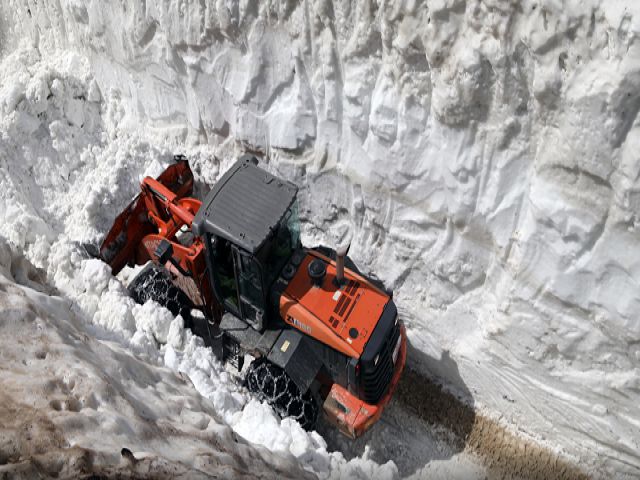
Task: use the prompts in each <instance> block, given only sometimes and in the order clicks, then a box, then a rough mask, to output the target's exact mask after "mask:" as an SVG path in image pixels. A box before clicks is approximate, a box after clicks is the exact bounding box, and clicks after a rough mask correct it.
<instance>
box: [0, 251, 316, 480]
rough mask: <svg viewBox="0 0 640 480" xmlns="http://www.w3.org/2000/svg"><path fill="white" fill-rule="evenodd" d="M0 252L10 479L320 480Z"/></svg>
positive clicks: (4, 465) (0, 465)
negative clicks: (238, 430)
mask: <svg viewBox="0 0 640 480" xmlns="http://www.w3.org/2000/svg"><path fill="white" fill-rule="evenodd" d="M0 252H1V253H0V314H1V315H2V322H0V358H2V367H1V372H2V393H1V394H0V398H1V399H2V401H1V402H0V423H1V424H2V449H1V458H0V460H1V461H0V473H2V474H3V476H7V475H9V477H10V478H25V479H27V478H45V477H46V478H53V477H60V478H79V477H83V478H84V477H85V476H87V475H89V474H91V473H93V474H98V476H103V475H104V476H109V477H113V476H117V477H118V478H140V477H141V476H145V477H149V478H167V479H169V478H177V477H180V478H211V476H212V475H213V476H216V477H220V478H267V477H268V478H284V477H286V478H304V477H309V478H313V477H312V476H311V475H308V474H307V473H306V472H304V471H303V470H302V469H301V468H300V467H299V466H298V462H297V461H296V460H295V458H293V457H292V456H291V455H288V456H287V455H273V454H272V453H271V452H269V451H268V450H266V449H264V448H260V447H255V446H251V445H249V444H247V443H246V442H245V441H243V440H242V439H241V438H239V437H238V436H237V435H236V434H234V433H233V431H232V429H231V428H230V427H229V426H227V425H225V424H224V423H223V422H222V421H221V420H220V419H219V418H218V415H217V413H216V411H215V409H214V408H213V407H212V406H211V405H210V404H209V402H208V401H207V400H206V399H204V398H202V397H199V396H198V395H193V389H192V385H191V384H190V382H189V381H188V379H187V377H181V376H179V375H176V373H175V372H172V371H171V370H169V369H167V368H162V367H161V366H158V365H154V364H153V362H148V361H144V359H141V358H136V357H134V356H132V355H131V354H130V353H129V351H128V349H123V348H122V345H121V344H118V343H117V342H111V343H109V344H107V343H106V342H100V341H98V340H96V339H95V336H96V335H95V334H96V332H91V331H87V327H86V325H85V324H84V322H83V321H82V319H81V318H79V317H77V316H76V315H74V314H73V313H71V312H70V310H71V309H72V303H71V302H70V301H69V300H68V299H65V298H62V297H59V296H57V295H55V292H53V291H51V289H50V287H47V286H46V284H43V283H40V282H42V281H43V280H44V274H43V273H42V272H39V271H38V270H36V269H35V268H34V267H33V266H31V264H30V263H29V262H28V261H27V260H26V259H24V257H22V256H21V255H20V254H18V253H16V252H15V251H12V249H11V248H10V246H9V245H8V243H7V242H6V241H5V240H4V239H2V238H0ZM24 278H30V280H29V281H28V282H25V283H27V284H28V285H25V284H21V283H22V282H24ZM21 279H22V280H21ZM148 452H153V453H148ZM9 477H7V478H9Z"/></svg>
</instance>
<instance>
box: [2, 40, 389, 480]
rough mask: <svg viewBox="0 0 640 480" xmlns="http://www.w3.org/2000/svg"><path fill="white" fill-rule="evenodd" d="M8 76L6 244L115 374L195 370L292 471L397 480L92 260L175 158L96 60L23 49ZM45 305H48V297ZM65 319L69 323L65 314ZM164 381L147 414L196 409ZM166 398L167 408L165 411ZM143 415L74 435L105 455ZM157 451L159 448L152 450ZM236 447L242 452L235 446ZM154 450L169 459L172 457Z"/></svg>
mask: <svg viewBox="0 0 640 480" xmlns="http://www.w3.org/2000/svg"><path fill="white" fill-rule="evenodd" d="M0 76H1V78H0V80H1V81H0V85H2V87H0V114H1V115H0V161H1V162H2V169H1V170H0V175H1V176H0V238H2V237H4V238H6V239H7V240H8V242H10V244H11V245H12V246H13V250H15V251H21V252H24V255H25V256H26V258H27V259H28V260H29V261H30V262H31V263H33V264H34V265H35V266H36V267H39V268H41V269H42V270H43V271H45V272H46V275H47V277H48V281H49V282H50V283H51V284H52V285H54V286H55V287H56V288H57V289H58V290H59V291H60V292H61V293H62V294H63V295H64V296H66V297H68V298H69V299H70V300H71V301H70V302H68V303H65V305H66V308H67V309H68V311H67V314H68V316H69V317H70V318H74V319H78V320H79V322H78V325H77V326H76V328H78V329H79V331H80V332H84V333H83V334H85V335H86V336H87V337H88V338H97V339H100V340H102V341H103V342H105V343H106V344H108V345H110V346H112V347H113V348H114V349H116V350H117V352H118V354H117V356H116V360H120V361H121V362H122V365H121V366H120V367H118V366H117V364H116V365H114V366H113V370H114V372H116V373H114V375H115V377H117V376H118V375H122V376H129V377H131V379H132V380H131V381H135V375H136V372H135V371H131V370H130V369H129V367H128V365H129V364H130V363H131V362H134V361H135V362H138V363H137V364H142V365H144V368H146V369H150V371H156V370H157V369H158V368H159V367H161V366H166V367H169V368H170V369H172V370H173V371H174V372H176V373H179V374H186V376H187V377H188V378H189V379H190V381H191V383H192V384H193V386H194V387H195V389H196V390H197V391H198V392H199V393H200V395H202V397H204V398H205V399H206V400H207V401H208V405H211V406H212V407H213V410H214V411H215V415H216V416H219V417H220V419H221V421H223V422H224V423H226V424H227V425H229V426H230V427H231V428H232V429H233V430H235V431H236V432H237V433H238V434H240V435H242V436H243V437H244V438H246V439H247V440H248V441H250V442H253V443H254V444H256V445H262V446H264V447H266V448H267V449H268V450H269V451H271V452H272V453H274V454H277V458H280V460H274V462H275V463H276V464H278V465H285V466H286V468H288V469H289V471H290V472H294V470H292V467H291V464H295V465H297V464H301V465H304V468H306V469H308V470H310V471H312V472H314V473H316V474H317V475H319V476H321V477H348V478H371V477H372V476H374V477H376V478H394V477H396V476H397V468H396V467H395V465H394V464H393V462H389V463H388V464H385V465H378V464H377V463H375V462H373V461H370V460H366V459H358V458H356V459H354V460H352V461H350V462H347V461H346V459H345V458H344V456H343V455H342V454H341V453H330V452H327V445H326V443H325V441H324V440H323V439H322V437H320V436H319V435H318V434H317V433H314V432H311V433H308V432H306V431H304V430H303V429H302V428H301V427H300V426H299V425H298V424H297V423H295V422H293V421H291V420H286V419H285V420H282V421H281V420H280V419H279V418H277V417H276V416H275V415H274V413H273V411H272V410H271V409H270V408H269V407H268V406H266V405H264V404H261V403H259V402H257V401H255V400H253V399H252V398H251V397H250V395H249V394H248V392H247V391H246V390H245V389H244V388H243V387H241V386H239V385H238V383H237V381H236V379H234V378H232V376H231V375H230V374H229V372H228V371H227V370H226V369H225V368H224V367H223V365H222V364H221V363H220V362H219V361H217V360H216V359H215V358H214V356H213V354H212V352H211V350H209V349H208V348H206V347H205V346H204V344H203V342H202V340H201V339H200V338H198V337H195V336H194V335H193V334H192V333H191V332H190V331H189V330H185V329H184V322H183V320H182V318H180V317H176V318H174V317H173V316H172V315H171V314H170V312H169V311H168V310H166V309H164V308H162V307H160V306H159V305H157V304H155V303H154V302H147V303H146V304H144V305H138V304H136V303H135V302H134V301H133V300H132V299H131V298H130V296H129V295H128V293H127V290H126V288H125V286H124V285H123V283H122V282H121V281H120V280H119V279H117V278H114V277H113V276H112V275H111V272H110V269H109V267H108V266H107V265H106V264H104V263H102V262H101V261H99V260H95V259H91V258H90V257H89V255H88V254H87V252H86V251H85V249H84V248H83V247H82V245H81V244H82V243H83V242H90V243H94V244H96V243H97V242H98V241H99V239H100V238H101V236H102V235H104V233H105V232H106V230H107V229H108V228H109V226H110V225H111V222H112V221H113V219H114V218H115V216H116V214H117V213H118V212H119V211H120V210H121V209H122V208H123V207H124V206H125V205H126V204H127V203H128V202H129V201H130V199H131V197H132V196H133V195H135V194H136V193H137V189H138V185H137V183H138V181H139V180H140V179H141V178H143V176H144V175H147V174H150V175H154V174H157V172H158V171H159V170H162V169H163V168H164V166H166V165H167V164H168V162H169V161H170V160H171V157H172V154H171V153H170V150H169V149H168V148H162V147H157V146H153V145H150V144H149V143H147V142H146V141H145V140H143V139H142V134H143V132H138V131H136V130H135V129H133V130H132V131H130V132H129V131H126V132H125V131H124V130H122V129H120V128H119V126H121V125H122V124H123V112H122V109H121V108H120V105H119V103H118V96H117V95H116V94H113V95H108V94H107V95H104V94H103V93H101V92H99V90H98V89H97V86H96V85H95V82H94V81H93V79H92V77H91V75H90V73H89V68H88V65H87V63H86V61H85V60H84V59H83V58H81V57H78V56H76V55H73V54H67V53H61V54H59V55H53V56H50V57H49V58H46V59H44V58H41V57H40V54H39V52H38V51H37V50H33V49H19V50H17V51H16V52H14V53H12V54H11V55H10V56H8V57H7V58H5V59H4V60H3V62H2V66H1V68H0ZM188 153H189V152H188ZM190 153H191V154H192V155H191V157H192V158H193V159H194V161H193V165H194V168H195V170H196V171H202V170H206V171H208V172H216V173H217V172H218V170H219V169H218V165H217V163H214V161H213V159H214V153H215V152H214V151H213V150H208V149H207V148H204V147H202V148H200V149H193V151H192V152H190ZM208 162H209V163H208ZM209 174H210V173H209ZM206 175H207V174H205V176H206ZM28 280H29V279H28V278H27V279H26V280H25V281H28ZM52 298H57V297H52ZM38 301H41V302H43V303H42V304H43V305H45V304H46V302H47V301H48V300H46V299H40V300H38ZM55 302H62V300H55ZM55 314H56V318H57V319H58V320H59V321H61V322H62V321H65V318H64V315H63V314H62V313H61V312H60V311H59V309H58V310H56V312H55ZM58 320H56V322H57V321H58ZM25 341H26V342H27V343H33V342H34V341H36V340H35V339H31V338H28V337H27V338H26V339H25ZM81 357H82V355H81ZM116 360H114V361H116ZM96 361H98V362H100V361H101V358H97V359H96ZM164 377H166V374H163V375H161V376H158V381H157V384H156V386H155V388H156V389H158V391H160V392H164V393H163V394H162V395H160V397H159V398H156V397H153V402H152V403H151V404H149V405H146V406H145V407H144V408H145V409H148V410H149V412H151V413H152V414H153V415H155V416H156V417H160V418H159V419H158V421H160V420H161V418H162V416H163V415H165V414H167V412H168V411H170V410H171V408H173V407H172V405H173V404H174V403H175V402H176V401H177V400H176V399H175V395H180V396H182V397H184V398H185V401H189V402H191V400H188V399H189V397H190V396H192V397H193V398H195V399H198V398H199V397H198V395H197V394H196V392H195V391H193V390H191V391H188V389H184V388H183V389H182V390H179V391H178V390H175V389H173V387H172V386H171V385H167V384H165V383H164V382H165V380H164ZM172 378H175V376H174V377H172ZM115 380H117V381H120V380H118V379H117V378H115ZM125 391H126V389H124V390H123V392H125ZM123 394H124V393H123ZM163 398H166V401H167V404H166V405H161V402H162V401H163V400H162V399H163ZM198 401H199V400H198ZM191 403H193V402H191ZM205 403H207V402H205ZM140 408H142V407H140ZM140 408H133V409H132V410H127V411H125V412H122V413H121V417H120V418H121V420H117V419H114V420H112V422H114V423H111V425H112V426H113V428H107V429H104V430H103V435H100V436H98V438H96V436H95V435H89V432H88V430H89V429H90V428H95V427H89V426H78V427H77V428H78V429H79V430H82V435H77V436H76V437H74V438H75V442H77V444H78V445H79V446H87V447H88V446H89V445H88V443H91V445H90V446H91V448H92V449H95V450H98V451H99V450H100V449H102V448H107V446H110V447H109V448H111V446H112V443H113V442H114V439H113V438H110V436H112V435H120V434H121V431H122V429H119V428H116V427H117V422H118V421H121V422H125V423H126V422H129V421H130V417H129V416H130V415H140V414H141V413H140ZM207 408H208V407H207ZM207 408H205V407H203V408H202V409H201V410H197V409H196V410H195V411H193V412H191V413H189V415H190V418H191V417H193V418H196V417H197V421H195V424H196V425H205V424H207V423H208V421H209V420H208V418H209V417H210V416H211V415H213V413H212V412H210V411H209V410H208V409H207ZM55 422H56V420H55V419H54V423H55ZM56 425H57V427H58V428H61V429H62V430H63V431H64V432H65V434H68V433H70V432H71V431H72V430H73V428H76V427H73V426H71V425H69V424H66V423H64V422H62V421H61V422H59V423H56ZM103 428H104V427H103ZM117 432H120V433H117ZM150 435H151V436H153V435H158V436H160V437H161V436H162V435H163V434H162V432H160V431H158V432H156V433H152V432H151V433H150ZM194 435H195V434H194ZM89 438H90V441H89V440H87V439H89ZM225 438H230V437H225ZM225 441H226V440H225ZM148 445H149V448H150V449H154V448H156V447H155V443H154V442H149V443H148ZM227 447H232V448H236V447H235V444H234V443H233V442H232V443H230V444H229V445H227ZM176 448H177V449H180V448H181V446H180V445H178V446H177V447H176ZM237 448H238V451H239V452H240V453H241V455H248V454H247V453H246V452H244V451H241V450H242V449H240V447H237ZM156 453H157V454H159V455H163V454H166V450H162V449H158V450H156ZM184 453H185V452H183V454H184ZM236 453H237V452H236ZM178 456H180V455H179V454H178ZM273 458H276V457H273ZM294 460H296V461H295V462H294ZM292 462H293V463H292ZM107 463H108V462H107ZM250 464H251V463H250ZM272 467H273V468H277V467H276V466H274V465H272ZM262 468H265V467H262ZM266 468H269V467H266ZM256 473H257V474H259V475H262V474H263V472H256ZM292 474H293V473H292Z"/></svg>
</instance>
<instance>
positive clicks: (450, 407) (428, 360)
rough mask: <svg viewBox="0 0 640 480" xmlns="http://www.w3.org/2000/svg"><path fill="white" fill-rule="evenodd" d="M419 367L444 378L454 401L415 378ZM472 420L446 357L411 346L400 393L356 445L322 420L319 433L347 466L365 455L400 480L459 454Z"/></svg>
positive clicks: (468, 400) (467, 397)
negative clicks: (396, 472) (392, 469)
mask: <svg viewBox="0 0 640 480" xmlns="http://www.w3.org/2000/svg"><path fill="white" fill-rule="evenodd" d="M417 365H420V366H426V367H427V368H428V369H429V371H431V372H434V374H435V373H438V374H443V373H444V372H446V377H447V382H448V383H450V384H452V385H454V386H455V388H456V391H457V392H456V393H458V396H456V395H453V394H452V393H450V392H448V391H446V390H445V389H444V388H443V387H442V386H441V385H440V384H439V383H438V382H437V381H436V380H435V379H434V378H430V377H428V376H427V375H424V374H423V373H421V372H419V371H418V369H417V367H415V366H417ZM460 398H463V399H464V401H463V400H461V399H460ZM475 420H476V416H475V411H474V408H473V397H472V395H471V392H470V391H469V389H468V388H467V387H466V385H465V383H464V382H463V380H462V378H461V377H460V374H459V370H458V366H457V364H456V362H455V361H454V360H453V359H452V358H451V357H450V356H449V354H448V352H446V351H445V352H444V353H443V354H442V356H441V358H440V359H436V358H434V357H431V356H429V355H427V354H425V353H424V352H421V351H419V350H418V349H416V348H414V347H413V346H412V345H411V343H410V342H409V343H408V351H407V366H406V367H405V371H404V373H403V374H402V378H401V380H400V383H399V384H398V388H397V390H396V392H395V394H394V396H393V398H392V400H391V402H390V403H389V405H388V406H387V408H386V410H385V412H384V413H383V415H382V418H381V419H380V421H379V422H378V423H377V424H376V425H374V426H373V427H372V428H371V430H369V431H368V432H367V433H365V434H364V435H363V436H362V437H360V438H358V439H357V440H355V441H354V440H350V439H348V438H346V437H344V436H343V435H341V434H340V433H338V432H337V430H336V429H335V428H334V427H332V426H331V425H329V424H328V423H327V422H326V420H324V419H323V420H321V421H320V422H319V424H318V428H317V430H318V432H319V433H320V434H321V435H322V436H323V437H324V438H325V440H326V441H327V444H328V449H329V450H331V451H340V452H342V453H343V454H344V456H345V457H346V458H347V459H348V460H349V459H351V458H354V457H359V456H363V455H364V456H365V457H366V458H370V459H371V460H374V461H375V462H377V463H380V464H384V463H386V462H388V461H389V460H393V461H394V463H395V464H396V465H397V467H398V470H399V473H400V474H401V475H402V476H403V477H404V476H407V475H411V474H413V473H415V472H416V471H418V470H421V469H422V468H424V467H425V466H426V465H428V464H429V462H431V461H434V460H447V459H449V458H451V457H453V456H454V455H456V454H458V453H460V452H462V451H463V450H464V449H465V447H466V443H467V439H468V438H469V435H470V433H471V431H472V429H473V426H474V422H475Z"/></svg>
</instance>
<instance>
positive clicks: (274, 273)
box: [258, 201, 300, 285]
mask: <svg viewBox="0 0 640 480" xmlns="http://www.w3.org/2000/svg"><path fill="white" fill-rule="evenodd" d="M299 247H300V220H299V219H298V202H297V201H295V202H294V203H293V204H292V205H291V207H290V208H289V210H287V213H285V215H284V217H283V218H282V221H281V222H280V224H279V225H278V228H277V230H276V231H275V232H274V234H273V235H272V236H271V237H270V238H269V239H268V240H267V241H266V243H265V244H264V246H263V247H262V248H261V250H260V252H259V253H258V258H259V259H260V263H262V265H264V277H265V283H266V285H271V284H272V283H273V281H274V280H275V279H276V278H277V277H278V275H279V274H280V271H281V270H282V268H283V267H284V266H285V264H286V263H287V261H288V260H289V258H290V257H291V254H292V253H293V251H294V250H295V249H297V248H299Z"/></svg>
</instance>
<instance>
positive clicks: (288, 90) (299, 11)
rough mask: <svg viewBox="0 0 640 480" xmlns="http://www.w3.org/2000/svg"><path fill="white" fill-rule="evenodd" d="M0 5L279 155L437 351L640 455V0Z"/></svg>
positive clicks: (512, 403)
mask: <svg viewBox="0 0 640 480" xmlns="http://www.w3.org/2000/svg"><path fill="white" fill-rule="evenodd" d="M0 8H2V20H0V21H2V22H3V23H4V25H3V26H2V28H0V31H3V32H4V33H3V35H2V37H0V42H1V44H2V48H3V50H4V52H5V53H6V52H8V51H10V50H11V49H12V48H13V47H14V46H15V45H17V43H18V42H19V41H20V39H21V38H22V39H24V38H26V39H30V41H31V42H33V44H34V45H37V46H38V47H39V49H40V50H41V51H42V52H47V51H53V50H55V49H71V50H75V51H78V52H79V53H81V54H82V55H84V56H87V57H88V58H89V60H90V62H91V66H92V68H93V70H94V75H95V78H96V80H97V82H98V85H99V88H100V90H101V91H102V92H103V94H104V95H105V96H117V97H118V98H121V99H122V103H123V105H124V107H125V110H126V114H125V117H124V120H123V122H124V123H125V124H126V122H129V123H130V125H131V128H132V129H137V130H140V131H141V132H142V131H146V132H149V134H151V133H152V134H154V135H161V136H164V137H167V138H171V139H173V140H174V141H176V142H181V143H183V144H184V143H187V144H189V145H193V144H195V143H198V142H199V143H209V144H218V145H222V146H223V147H224V148H223V151H225V152H228V153H229V154H238V153H239V152H241V151H243V150H250V151H256V152H260V153H263V154H266V155H267V156H268V161H269V168H270V169H272V170H274V171H278V172H279V173H280V174H281V175H285V176H287V177H288V178H291V179H292V180H294V181H295V182H297V183H298V184H300V185H302V186H303V189H302V191H301V201H302V204H303V210H302V213H303V219H304V220H305V222H306V225H305V234H306V239H307V243H311V244H312V243H315V242H325V243H326V242H328V241H329V237H332V238H335V237H336V236H338V237H339V236H340V235H344V234H346V232H348V231H351V232H352V233H353V245H352V249H351V252H352V256H353V257H354V259H355V260H356V261H357V262H358V263H359V264H360V265H362V266H363V267H364V268H365V269H366V270H369V271H373V272H376V273H377V274H378V275H379V276H380V277H381V278H382V279H383V280H384V281H385V282H386V284H387V285H388V286H389V287H392V288H393V289H394V291H395V293H396V298H397V303H398V304H399V307H400V310H401V313H402V315H403V317H404V319H405V321H406V323H407V325H408V327H409V335H410V341H411V347H412V348H411V357H410V362H411V363H412V364H413V365H414V366H416V368H419V369H421V370H422V371H423V372H426V373H429V374H433V375H436V376H438V377H439V378H442V379H443V380H444V381H445V382H447V383H449V384H450V385H451V387H452V388H453V389H454V390H455V391H457V392H458V393H459V394H460V395H463V396H466V397H467V399H468V400H469V401H472V402H473V403H474V404H475V406H476V407H479V408H481V409H483V410H484V411H485V412H488V413H490V414H492V415H494V416H499V417H501V418H503V419H504V420H505V421H507V422H509V423H511V424H513V425H517V426H518V428H519V429H521V430H522V431H524V432H525V433H527V434H530V435H532V436H534V437H536V438H537V439H543V440H544V439H546V440H548V441H549V442H550V443H551V444H552V445H555V446H558V447H561V448H562V449H563V450H564V451H565V452H567V453H569V454H571V455H573V456H575V457H577V458H579V459H581V461H582V462H583V465H584V464H588V465H591V466H593V467H602V468H604V469H606V470H608V471H609V472H614V471H615V472H618V473H619V474H622V473H623V472H626V473H627V474H629V475H634V474H638V472H640V454H639V453H638V452H639V451H640V445H639V442H640V368H639V367H640V319H639V317H638V314H637V312H638V307H639V306H640V288H639V287H640V242H639V239H640V238H639V230H638V228H640V225H639V222H640V219H639V217H638V214H639V211H640V181H639V175H640V158H639V157H638V155H639V153H638V152H640V123H639V122H638V119H637V114H638V111H639V110H640V42H638V33H639V32H640V5H639V4H638V3H636V2H634V1H633V0H627V1H607V2H605V1H601V2H597V1H577V0H567V1H565V2H560V1H555V0H537V1H531V0H526V1H515V0H512V1H507V0H503V1H499V0H487V1H480V0H467V1H465V0H432V1H426V2H420V1H411V0H407V1H384V0H379V1H378V2H375V1H373V0H352V1H332V0H316V1H313V0H307V1H302V2H295V1H292V0H283V1H278V2H275V1H258V0H241V1H237V0H225V1H223V0H218V1H216V2H213V1H205V0H201V1H199V2H197V1H188V0H187V1H175V2H168V1H164V2H161V1H155V0H146V1H140V2H115V1H112V0H109V1H101V0H92V1H86V2H84V1H78V0H59V1H47V0H44V1H37V2H36V1H35V0H32V1H25V0H22V1H18V0H3V2H2V6H1V7H0ZM211 162H212V163H211V165H212V169H214V168H215V172H216V175H217V173H218V170H217V169H218V165H219V161H218V160H216V159H211ZM202 175H203V176H204V177H205V178H206V175H205V174H202ZM213 178H215V175H214V177H213ZM329 233H330V235H329Z"/></svg>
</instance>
